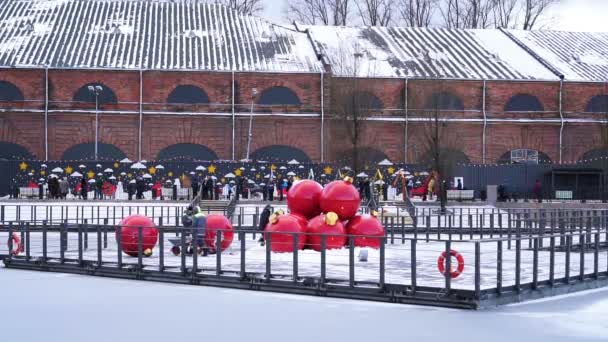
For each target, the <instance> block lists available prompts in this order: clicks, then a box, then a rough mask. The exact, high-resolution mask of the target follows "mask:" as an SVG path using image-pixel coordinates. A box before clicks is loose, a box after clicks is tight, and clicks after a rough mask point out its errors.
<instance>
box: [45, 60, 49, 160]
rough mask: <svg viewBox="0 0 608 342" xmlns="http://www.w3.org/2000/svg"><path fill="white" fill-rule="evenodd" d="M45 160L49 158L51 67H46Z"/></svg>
mask: <svg viewBox="0 0 608 342" xmlns="http://www.w3.org/2000/svg"><path fill="white" fill-rule="evenodd" d="M44 83H45V85H44V88H45V95H44V160H49V68H48V67H46V68H45V69H44Z"/></svg>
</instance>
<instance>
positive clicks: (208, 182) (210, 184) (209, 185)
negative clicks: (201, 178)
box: [205, 176, 215, 200]
mask: <svg viewBox="0 0 608 342" xmlns="http://www.w3.org/2000/svg"><path fill="white" fill-rule="evenodd" d="M205 186H206V187H207V193H208V195H207V198H208V199H210V200H212V199H213V193H214V192H215V191H214V189H215V188H214V187H213V178H211V177H210V176H207V180H206V181H205Z"/></svg>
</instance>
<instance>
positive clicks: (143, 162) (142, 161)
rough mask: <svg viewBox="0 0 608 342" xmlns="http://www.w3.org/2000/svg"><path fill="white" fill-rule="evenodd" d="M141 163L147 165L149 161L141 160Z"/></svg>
mask: <svg viewBox="0 0 608 342" xmlns="http://www.w3.org/2000/svg"><path fill="white" fill-rule="evenodd" d="M139 162H140V163H142V164H146V163H147V162H148V161H147V160H145V159H144V160H140V161H139Z"/></svg>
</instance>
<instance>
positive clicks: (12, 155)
mask: <svg viewBox="0 0 608 342" xmlns="http://www.w3.org/2000/svg"><path fill="white" fill-rule="evenodd" d="M31 158H33V156H32V154H31V153H30V151H28V150H27V148H25V147H23V146H21V145H18V144H14V143H11V142H4V141H0V160H21V159H31Z"/></svg>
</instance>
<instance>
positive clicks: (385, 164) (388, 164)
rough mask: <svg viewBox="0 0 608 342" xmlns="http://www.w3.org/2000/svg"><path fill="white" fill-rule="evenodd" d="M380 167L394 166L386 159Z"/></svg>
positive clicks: (380, 163)
mask: <svg viewBox="0 0 608 342" xmlns="http://www.w3.org/2000/svg"><path fill="white" fill-rule="evenodd" d="M378 165H380V166H391V165H393V163H391V161H390V160H388V159H384V160H383V161H381V162H379V163H378Z"/></svg>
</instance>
